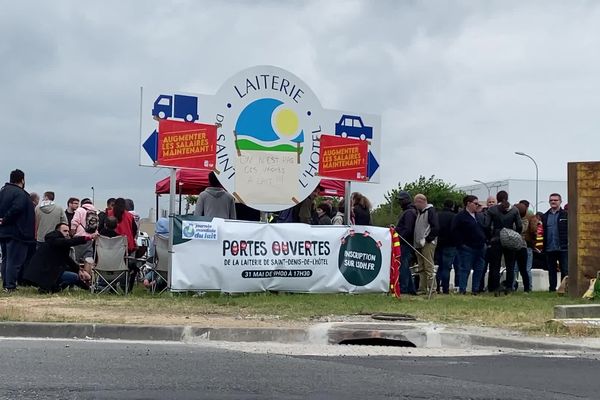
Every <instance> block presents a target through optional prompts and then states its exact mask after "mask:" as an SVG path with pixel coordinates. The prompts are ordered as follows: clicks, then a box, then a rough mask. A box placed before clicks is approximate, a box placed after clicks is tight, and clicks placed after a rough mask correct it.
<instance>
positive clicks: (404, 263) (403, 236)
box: [396, 190, 417, 294]
mask: <svg viewBox="0 0 600 400" xmlns="http://www.w3.org/2000/svg"><path fill="white" fill-rule="evenodd" d="M398 202H399V203H400V207H401V208H402V214H400V218H399V219H398V223H397V224H396V232H397V233H398V235H400V278H399V282H400V293H402V294H416V293H417V292H416V290H415V283H414V281H413V278H412V272H411V270H410V267H411V266H412V263H413V260H414V257H415V252H414V250H413V247H412V243H413V242H414V240H415V222H416V221H417V209H416V208H415V206H414V204H413V203H412V197H411V195H410V193H408V192H405V191H403V190H402V191H400V192H398Z"/></svg>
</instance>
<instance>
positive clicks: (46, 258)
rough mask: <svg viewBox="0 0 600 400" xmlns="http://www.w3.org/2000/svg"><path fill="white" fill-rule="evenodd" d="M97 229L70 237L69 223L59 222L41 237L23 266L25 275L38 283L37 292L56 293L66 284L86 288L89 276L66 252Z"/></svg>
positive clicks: (28, 279)
mask: <svg viewBox="0 0 600 400" xmlns="http://www.w3.org/2000/svg"><path fill="white" fill-rule="evenodd" d="M97 236H98V234H97V233H94V234H86V235H84V236H77V237H75V238H73V239H71V238H70V237H69V225H67V224H65V223H60V224H58V225H56V227H55V229H54V230H53V231H52V232H49V233H48V234H46V236H45V237H44V243H42V244H41V245H40V247H39V249H38V250H37V251H36V252H35V254H34V255H33V257H32V258H31V261H30V262H29V264H28V265H27V266H26V267H25V273H24V278H25V279H26V280H27V281H29V282H31V283H32V284H33V285H34V286H37V287H38V288H39V289H38V290H39V292H40V293H55V292H59V291H61V290H63V289H65V288H66V287H69V286H78V287H80V288H82V289H86V290H89V288H90V283H91V280H92V278H91V276H90V275H89V274H88V273H87V272H86V271H85V270H84V269H83V267H80V266H79V264H77V263H76V262H75V261H74V260H73V259H72V258H71V257H70V255H69V252H70V249H71V247H72V246H77V245H81V244H85V243H86V242H89V241H91V240H93V239H95V238H96V237H97Z"/></svg>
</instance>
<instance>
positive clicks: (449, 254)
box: [438, 246, 456, 294]
mask: <svg viewBox="0 0 600 400" xmlns="http://www.w3.org/2000/svg"><path fill="white" fill-rule="evenodd" d="M439 255H440V259H439V267H438V276H439V279H440V282H441V285H440V286H441V287H442V292H443V293H446V294H448V293H449V292H450V270H451V269H452V264H453V261H454V259H455V256H456V247H454V246H444V247H442V248H440V252H439ZM455 274H456V270H455Z"/></svg>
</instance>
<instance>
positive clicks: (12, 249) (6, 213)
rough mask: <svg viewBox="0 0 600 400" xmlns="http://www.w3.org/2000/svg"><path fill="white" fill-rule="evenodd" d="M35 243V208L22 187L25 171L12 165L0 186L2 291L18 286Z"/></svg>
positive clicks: (14, 288)
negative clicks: (30, 250)
mask: <svg viewBox="0 0 600 400" xmlns="http://www.w3.org/2000/svg"><path fill="white" fill-rule="evenodd" d="M32 243H35V211H34V207H33V203H32V201H31V198H30V197H29V194H28V193H27V192H26V191H25V173H24V172H23V171H21V170H20V169H15V170H14V171H12V172H11V173H10V178H9V182H7V183H6V184H5V185H4V186H3V187H2V189H0V245H1V246H2V259H3V261H2V284H3V286H4V291H5V292H8V293H10V292H14V291H15V290H16V289H17V280H18V279H19V276H21V275H22V269H23V266H24V264H25V261H26V260H27V252H28V250H29V247H30V245H31V244H32Z"/></svg>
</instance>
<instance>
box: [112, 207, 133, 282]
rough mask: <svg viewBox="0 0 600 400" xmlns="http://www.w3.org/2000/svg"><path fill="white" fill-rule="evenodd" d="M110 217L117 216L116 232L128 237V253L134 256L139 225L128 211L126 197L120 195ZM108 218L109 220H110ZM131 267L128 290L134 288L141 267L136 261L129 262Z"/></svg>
mask: <svg viewBox="0 0 600 400" xmlns="http://www.w3.org/2000/svg"><path fill="white" fill-rule="evenodd" d="M107 215H108V218H110V217H115V218H116V219H117V227H116V229H115V232H117V233H118V234H119V235H121V236H125V237H126V238H127V254H128V255H129V256H133V255H134V253H135V251H136V249H137V243H136V241H135V238H136V236H137V234H138V227H137V224H136V223H135V220H134V219H133V215H131V213H129V212H128V211H127V205H126V202H125V199H124V198H122V197H119V198H118V199H115V204H114V205H113V208H112V210H108V212H107ZM108 218H107V220H108ZM128 268H129V287H128V288H127V290H128V291H131V289H133V285H134V283H135V278H136V277H137V274H138V272H139V268H138V266H137V264H136V263H135V262H134V261H131V260H130V262H129V263H128Z"/></svg>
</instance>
